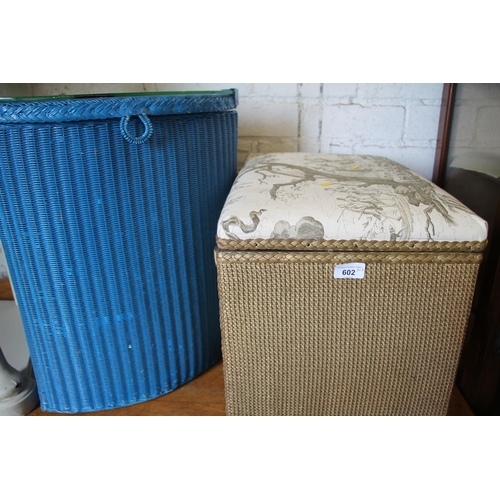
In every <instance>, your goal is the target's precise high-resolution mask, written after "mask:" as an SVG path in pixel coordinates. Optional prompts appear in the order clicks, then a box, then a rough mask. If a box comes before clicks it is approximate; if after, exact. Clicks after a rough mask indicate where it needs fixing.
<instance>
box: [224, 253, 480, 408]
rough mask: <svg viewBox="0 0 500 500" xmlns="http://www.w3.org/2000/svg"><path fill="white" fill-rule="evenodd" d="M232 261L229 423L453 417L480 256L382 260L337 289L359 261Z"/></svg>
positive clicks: (227, 295) (228, 270) (227, 307)
mask: <svg viewBox="0 0 500 500" xmlns="http://www.w3.org/2000/svg"><path fill="white" fill-rule="evenodd" d="M231 254H237V252H234V253H233V252H218V253H217V266H218V279H219V294H220V299H221V324H222V336H223V355H224V375H225V385H226V406H227V408H226V409H227V413H228V414H229V415H444V414H445V413H446V410H447V405H448V401H449V397H450V394H451V390H452V386H453V381H454V377H455V372H456V369H457V364H458V360H459V356H460V350H461V345H462V340H463V335H464V332H465V328H466V324H467V319H468V314H469V311H470V305H471V301H472V296H473V291H474V285H475V279H476V275H477V270H478V267H479V262H478V261H479V260H480V258H479V259H477V258H476V257H477V256H474V255H471V256H470V258H469V260H468V261H467V257H465V258H464V259H463V260H462V261H461V262H460V261H459V262H457V261H454V260H453V259H449V260H448V261H446V259H444V262H443V259H436V257H437V254H430V256H429V257H428V258H427V260H426V261H425V262H423V263H422V262H419V261H418V256H416V255H414V254H407V255H409V256H410V258H409V259H406V261H404V260H402V261H401V262H394V263H387V262H384V261H383V259H384V257H383V254H379V262H377V261H376V259H375V261H374V262H371V263H369V264H367V270H366V276H365V278H364V279H362V280H341V279H339V280H336V279H334V278H333V270H334V265H335V263H337V262H339V261H344V262H349V261H350V262H352V261H353V260H352V254H348V253H344V254H324V255H321V254H319V255H320V257H318V261H317V262H314V261H304V262H300V261H298V259H296V260H293V259H292V261H291V262H286V260H287V254H286V252H279V253H277V252H275V253H274V259H273V258H271V257H270V258H268V259H267V262H266V261H263V260H262V259H261V257H260V256H259V252H255V253H254V258H252V253H250V252H247V253H246V254H244V255H245V257H243V258H239V259H237V258H234V259H233V258H232V257H230V255H231ZM267 254H268V255H269V256H271V255H273V253H272V252H267ZM306 254H307V253H306ZM296 255H300V254H296ZM302 255H305V254H302ZM412 256H413V257H414V260H413V261H412V260H411V257H412ZM433 257H434V261H432V258H433ZM328 259H329V260H330V261H329V262H328ZM474 259H475V261H474ZM320 260H321V261H320Z"/></svg>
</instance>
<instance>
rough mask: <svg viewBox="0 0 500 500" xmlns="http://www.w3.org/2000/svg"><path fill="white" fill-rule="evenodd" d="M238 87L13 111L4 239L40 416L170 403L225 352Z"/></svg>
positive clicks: (0, 203)
mask: <svg viewBox="0 0 500 500" xmlns="http://www.w3.org/2000/svg"><path fill="white" fill-rule="evenodd" d="M236 106H237V95H236V91H235V90H228V91H220V92H196V93H154V94H138V95H134V94H127V95H124V94H122V95H115V96H111V95H109V96H91V97H89V96H74V97H69V98H68V97H67V96H64V97H61V98H26V99H2V100H0V238H1V240H2V243H3V246H4V250H5V254H6V258H7V262H8V265H9V270H10V274H11V277H12V283H13V288H14V290H15V293H16V296H17V300H18V303H19V308H20V312H21V317H22V320H23V324H24V328H25V333H26V337H27V341H28V346H29V349H30V353H31V357H32V362H33V368H34V372H35V376H36V380H37V384H38V389H39V394H40V405H41V408H42V410H46V411H56V412H85V411H96V410H103V409H111V408H116V407H120V406H126V405H131V404H134V403H139V402H142V401H146V400H149V399H152V398H155V397H158V396H160V395H162V394H165V393H167V392H170V391H172V390H174V389H176V388H177V387H179V386H181V385H182V384H184V383H186V382H188V381H189V380H191V379H193V378H194V377H195V376H197V375H198V374H200V373H201V372H203V371H204V370H206V369H207V368H209V367H210V366H211V365H213V364H214V363H216V362H217V361H218V360H219V359H220V357H221V352H220V350H221V348H220V328H219V309H218V300H217V285H216V270H215V264H214V261H213V245H214V243H213V242H214V236H215V232H216V227H217V218H218V215H219V213H220V210H221V208H222V206H223V204H224V200H225V198H226V196H227V193H228V192H229V189H230V187H231V184H232V182H233V180H234V177H235V175H236V141H237V114H236V111H235V110H234V108H236Z"/></svg>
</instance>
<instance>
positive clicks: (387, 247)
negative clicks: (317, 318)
mask: <svg viewBox="0 0 500 500" xmlns="http://www.w3.org/2000/svg"><path fill="white" fill-rule="evenodd" d="M487 244H488V242H487V241H486V240H485V241H362V240H312V239H311V240H293V239H287V240H278V239H276V240H270V239H263V238H259V239H253V240H226V239H222V238H219V237H217V246H218V248H220V249H221V250H308V251H309V250H337V251H338V250H342V251H354V252H356V251H367V252H370V251H371V252H443V251H444V252H446V251H448V252H482V251H483V250H484V249H485V248H486V245H487Z"/></svg>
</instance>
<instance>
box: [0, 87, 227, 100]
mask: <svg viewBox="0 0 500 500" xmlns="http://www.w3.org/2000/svg"><path fill="white" fill-rule="evenodd" d="M234 94H235V89H224V90H184V91H165V92H123V93H120V92H110V93H94V94H74V95H44V96H21V97H0V102H1V101H9V102H24V101H53V100H65V99H97V98H105V97H146V96H196V95H200V96H210V95H213V96H224V95H234Z"/></svg>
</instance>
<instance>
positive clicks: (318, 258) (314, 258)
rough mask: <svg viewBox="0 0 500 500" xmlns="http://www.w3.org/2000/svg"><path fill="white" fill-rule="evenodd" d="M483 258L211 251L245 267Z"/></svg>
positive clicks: (474, 257) (476, 259)
mask: <svg viewBox="0 0 500 500" xmlns="http://www.w3.org/2000/svg"><path fill="white" fill-rule="evenodd" d="M482 258H483V255H482V254H480V253H458V252H443V253H436V252H422V253H410V252H385V253H384V252H374V253H367V252H363V253H352V252H337V253H327V252H226V251H219V250H215V261H216V263H217V264H219V263H221V264H223V263H231V264H240V263H241V264H245V263H249V262H250V263H287V264H291V263H298V264H305V263H320V264H341V263H348V262H366V263H375V262H381V263H386V264H405V263H411V264H429V263H436V264H456V263H460V264H462V263H463V264H479V263H480V262H481V261H482Z"/></svg>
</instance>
